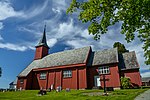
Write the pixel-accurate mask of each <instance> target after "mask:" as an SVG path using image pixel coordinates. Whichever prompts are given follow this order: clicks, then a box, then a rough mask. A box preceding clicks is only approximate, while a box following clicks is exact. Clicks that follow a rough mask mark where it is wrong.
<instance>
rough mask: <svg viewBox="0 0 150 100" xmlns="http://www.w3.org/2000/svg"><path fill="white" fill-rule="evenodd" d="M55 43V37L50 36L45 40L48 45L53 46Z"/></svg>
mask: <svg viewBox="0 0 150 100" xmlns="http://www.w3.org/2000/svg"><path fill="white" fill-rule="evenodd" d="M56 43H57V39H55V38H52V39H48V40H47V44H48V46H49V47H53V46H54V45H55V44H56Z"/></svg>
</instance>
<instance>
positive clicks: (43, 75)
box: [40, 72, 46, 80]
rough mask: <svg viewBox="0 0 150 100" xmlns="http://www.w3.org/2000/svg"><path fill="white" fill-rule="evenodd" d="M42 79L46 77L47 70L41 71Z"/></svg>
mask: <svg viewBox="0 0 150 100" xmlns="http://www.w3.org/2000/svg"><path fill="white" fill-rule="evenodd" d="M40 79H42V80H43V79H46V72H41V73H40Z"/></svg>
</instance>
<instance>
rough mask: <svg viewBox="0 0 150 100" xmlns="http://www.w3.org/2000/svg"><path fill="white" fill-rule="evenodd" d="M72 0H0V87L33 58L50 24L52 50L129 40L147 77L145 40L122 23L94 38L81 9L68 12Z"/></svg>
mask: <svg viewBox="0 0 150 100" xmlns="http://www.w3.org/2000/svg"><path fill="white" fill-rule="evenodd" d="M70 2H71V0H0V66H1V67H2V70H3V73H2V77H0V88H7V87H8V86H9V83H10V82H12V81H13V80H15V78H16V76H17V75H18V74H19V73H20V72H21V71H22V70H23V69H24V68H25V67H26V66H27V65H28V64H29V63H30V62H31V61H32V60H33V58H34V53H35V45H36V44H37V43H38V41H39V39H40V37H41V36H42V33H43V28H44V24H45V23H46V25H47V30H46V31H47V32H46V33H47V42H48V45H49V47H50V51H49V53H54V52H59V51H63V50H68V49H73V48H80V47H85V46H89V45H90V46H91V47H92V48H93V50H103V49H109V48H112V47H113V43H114V42H118V41H119V42H121V43H123V44H125V46H126V48H127V49H128V50H130V51H135V52H136V54H137V59H138V61H139V64H140V72H141V75H142V76H143V77H147V76H150V70H149V68H150V66H147V65H145V64H144V57H143V49H142V45H143V44H142V43H141V42H140V41H139V39H138V38H135V40H134V41H133V42H131V43H127V42H126V41H125V40H124V35H121V34H120V24H119V23H118V24H116V25H114V26H112V27H109V31H108V34H104V35H103V36H101V40H98V41H95V40H93V37H92V35H89V34H88V31H87V25H88V23H87V24H82V23H81V22H80V21H78V20H77V18H78V17H77V14H78V12H77V13H74V14H72V15H67V14H66V9H67V7H69V4H70Z"/></svg>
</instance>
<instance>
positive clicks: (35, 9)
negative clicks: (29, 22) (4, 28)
mask: <svg viewBox="0 0 150 100" xmlns="http://www.w3.org/2000/svg"><path fill="white" fill-rule="evenodd" d="M47 7H48V0H46V1H45V2H44V4H40V5H38V6H37V5H34V6H32V7H31V8H29V9H28V10H26V11H23V12H24V14H23V15H22V16H21V17H23V18H25V19H30V18H32V17H35V16H37V15H39V14H41V13H43V12H44V10H45V9H46V8H47Z"/></svg>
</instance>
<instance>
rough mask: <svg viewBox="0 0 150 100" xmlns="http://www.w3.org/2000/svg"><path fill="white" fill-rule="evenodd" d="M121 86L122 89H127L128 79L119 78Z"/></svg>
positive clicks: (129, 83) (128, 86) (128, 85)
mask: <svg viewBox="0 0 150 100" xmlns="http://www.w3.org/2000/svg"><path fill="white" fill-rule="evenodd" d="M121 86H122V88H123V89H128V88H130V86H131V82H130V79H129V78H127V77H121Z"/></svg>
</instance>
